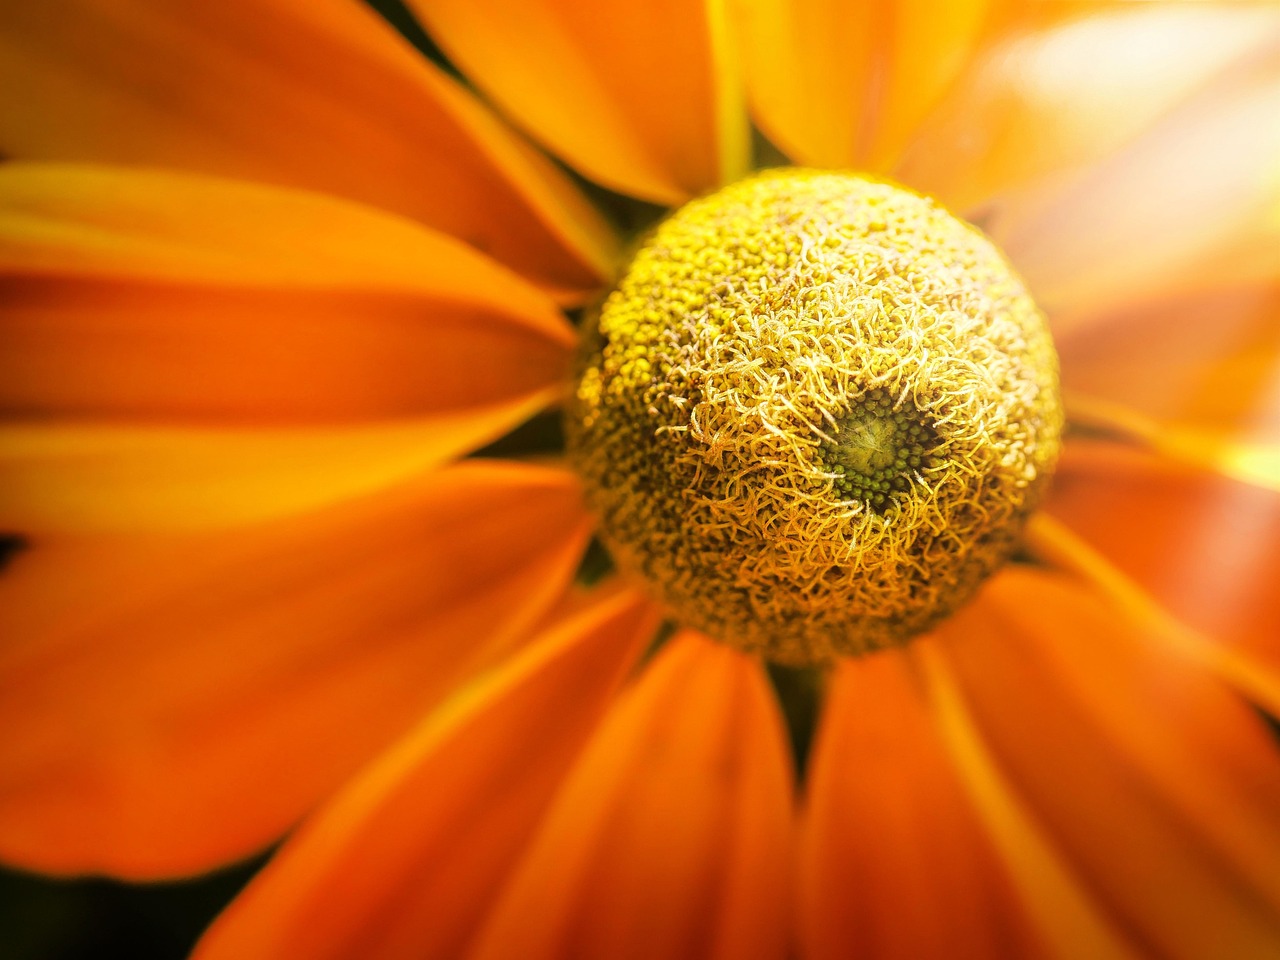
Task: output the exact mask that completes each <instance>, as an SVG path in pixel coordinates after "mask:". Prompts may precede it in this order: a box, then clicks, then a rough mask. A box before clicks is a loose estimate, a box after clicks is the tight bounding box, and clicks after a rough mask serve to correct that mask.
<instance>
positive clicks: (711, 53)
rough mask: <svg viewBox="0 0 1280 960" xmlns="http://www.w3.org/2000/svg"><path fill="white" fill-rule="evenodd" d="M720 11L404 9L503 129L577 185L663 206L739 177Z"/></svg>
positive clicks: (740, 142) (736, 121)
mask: <svg viewBox="0 0 1280 960" xmlns="http://www.w3.org/2000/svg"><path fill="white" fill-rule="evenodd" d="M724 5H725V0H611V2H610V3H608V4H606V5H603V6H602V5H596V4H582V3H578V2H574V0H409V6H410V7H411V8H413V9H414V10H415V11H416V12H417V13H418V14H419V16H421V18H422V20H423V22H424V23H425V24H426V26H427V28H428V29H429V30H430V31H431V34H432V36H433V37H434V38H435V39H436V40H437V41H438V42H439V43H440V44H441V46H442V47H443V48H444V49H445V51H446V52H447V53H448V54H449V56H450V57H452V58H453V60H454V61H455V62H456V63H457V64H458V65H459V66H460V67H461V68H462V69H463V70H464V71H465V72H466V73H467V74H468V75H469V76H470V77H471V79H472V80H474V81H475V83H476V84H477V85H478V86H479V87H480V88H481V89H482V90H484V91H485V92H486V93H488V94H489V95H490V96H491V97H492V98H493V99H494V100H495V101H496V102H497V103H498V104H500V105H501V106H502V107H503V109H505V110H506V111H507V113H508V115H509V116H510V117H511V119H512V120H513V121H514V122H516V123H519V124H521V125H522V126H523V127H524V128H525V129H527V130H529V131H530V133H531V134H532V135H533V136H535V137H537V139H538V140H539V141H540V142H541V143H543V144H545V145H546V146H547V148H548V149H550V150H552V151H554V152H555V153H557V154H559V155H560V156H561V157H563V158H564V159H565V160H566V161H567V162H568V163H570V164H572V165H573V166H574V167H576V168H577V169H578V170H579V171H580V172H582V173H583V174H584V175H586V176H588V177H590V178H591V179H593V180H597V181H599V182H600V183H602V184H604V185H605V186H607V187H610V188H612V189H614V190H618V191H621V192H623V193H629V194H632V195H634V196H637V197H643V198H645V199H647V200H652V201H655V202H658V203H664V204H671V203H677V202H679V201H681V200H684V199H687V198H688V197H689V196H692V195H696V194H699V193H702V192H703V191H705V190H707V189H709V188H712V187H715V186H717V185H719V184H720V183H723V182H725V181H726V180H731V179H734V178H736V177H738V176H740V175H741V174H742V173H743V172H745V170H746V166H747V136H746V134H747V126H746V117H745V112H744V110H743V105H742V103H741V100H742V95H741V91H740V89H739V80H738V77H737V72H736V70H735V64H734V63H733V51H732V50H731V49H730V44H729V42H728V36H727V24H726V23H725V11H724Z"/></svg>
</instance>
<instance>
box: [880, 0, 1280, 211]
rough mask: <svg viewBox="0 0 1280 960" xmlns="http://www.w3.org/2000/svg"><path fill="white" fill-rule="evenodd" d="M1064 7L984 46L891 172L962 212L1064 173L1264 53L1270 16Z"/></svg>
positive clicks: (1226, 10) (1201, 9)
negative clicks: (1062, 12)
mask: <svg viewBox="0 0 1280 960" xmlns="http://www.w3.org/2000/svg"><path fill="white" fill-rule="evenodd" d="M1063 6H1064V7H1066V11H1067V12H1068V13H1070V14H1073V16H1071V17H1070V18H1069V19H1068V21H1067V22H1065V23H1062V22H1053V21H1050V22H1049V24H1048V25H1047V26H1046V27H1045V28H1044V29H1040V30H1037V31H1034V32H1032V33H1029V34H1028V35H1026V36H1013V37H1010V38H1007V39H1005V40H1004V41H1003V42H1002V43H1000V44H999V45H998V46H996V47H994V48H992V49H990V50H989V51H986V52H985V53H984V55H983V56H982V58H981V59H980V61H979V62H977V63H975V64H974V65H973V66H972V68H971V69H970V70H969V71H968V73H967V75H966V77H965V78H964V80H963V82H962V83H961V84H959V85H958V86H957V87H956V89H955V90H954V91H953V92H952V93H951V94H950V95H949V96H948V97H947V99H946V101H945V102H944V103H943V104H942V106H941V107H940V108H939V109H938V110H937V111H936V113H935V114H934V115H933V116H932V117H930V118H929V120H928V121H927V122H926V123H925V124H924V125H923V126H922V128H921V129H920V130H919V131H918V138H917V140H916V141H915V142H914V143H913V145H912V147H911V149H910V150H909V151H908V153H907V155H906V157H905V158H904V160H903V162H902V163H901V164H900V166H899V167H898V168H897V170H896V172H895V176H897V177H898V178H899V179H901V180H902V181H903V182H904V183H908V184H910V185H911V186H913V187H915V188H916V189H919V190H924V191H926V192H928V193H932V194H934V195H936V196H938V197H940V198H941V199H942V200H943V201H944V202H945V203H946V204H947V205H948V206H951V207H952V208H953V209H957V210H960V211H964V210H972V209H973V208H975V207H980V206H982V205H984V204H986V203H988V202H989V201H991V200H992V198H993V197H996V196H997V195H999V194H1001V193H1003V192H1007V191H1011V190H1013V189H1014V188H1017V187H1021V186H1025V185H1027V184H1029V183H1032V182H1034V181H1037V180H1043V181H1051V180H1053V179H1054V178H1057V177H1062V176H1065V175H1069V174H1071V173H1072V172H1073V171H1077V170H1080V169H1082V168H1086V167H1088V166H1089V165H1090V164H1093V163H1096V162H1097V161H1099V160H1102V159H1104V158H1106V157H1108V156H1111V155H1113V154H1114V153H1116V152H1117V151H1118V150H1119V149H1120V148H1121V147H1123V146H1124V145H1126V144H1128V143H1129V142H1131V141H1132V140H1133V139H1134V138H1135V137H1137V136H1139V135H1140V134H1142V133H1143V132H1144V131H1146V130H1147V129H1148V128H1150V127H1151V126H1152V125H1153V124H1154V123H1155V122H1156V121H1158V120H1159V119H1161V118H1162V117H1164V116H1165V115H1166V114H1168V113H1169V112H1170V111H1172V110H1173V109H1174V108H1175V107H1177V106H1178V105H1180V104H1182V103H1183V102H1184V101H1186V100H1188V99H1189V98H1191V97H1192V96H1193V95H1194V94H1196V92H1197V91H1199V90H1201V89H1202V88H1204V87H1206V86H1208V85H1209V84H1210V83H1212V82H1213V81H1215V80H1217V79H1219V78H1221V77H1223V76H1224V75H1226V74H1227V73H1229V71H1230V70H1231V69H1232V68H1233V66H1235V65H1237V64H1239V63H1241V62H1243V61H1247V60H1248V59H1249V58H1250V57H1251V56H1255V55H1259V54H1262V53H1263V51H1265V50H1266V49H1267V45H1268V44H1269V43H1270V42H1272V41H1271V39H1270V38H1269V37H1268V32H1269V30H1270V29H1272V28H1273V27H1274V23H1275V20H1276V15H1275V12H1274V11H1271V10H1267V9H1264V7H1263V5H1258V6H1249V5H1243V4H1240V5H1231V4H1213V5H1210V4H1154V3H1153V4H1112V5H1105V4H1093V5H1092V6H1093V7H1095V8H1097V7H1099V6H1100V7H1101V8H1102V9H1101V12H1095V13H1094V15H1092V16H1078V15H1075V14H1078V13H1079V11H1078V10H1073V9H1071V8H1070V7H1067V6H1066V5H1063ZM1079 6H1080V7H1081V8H1082V9H1085V10H1087V9H1088V8H1089V6H1090V5H1079ZM1170 206H1172V207H1176V206H1177V204H1176V203H1173V204H1170ZM994 212H995V213H996V214H998V213H999V208H998V207H997V209H996V210H995V211H994Z"/></svg>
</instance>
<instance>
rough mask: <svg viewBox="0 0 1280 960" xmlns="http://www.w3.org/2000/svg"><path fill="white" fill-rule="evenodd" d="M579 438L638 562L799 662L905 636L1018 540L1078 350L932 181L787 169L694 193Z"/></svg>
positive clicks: (664, 236)
mask: <svg viewBox="0 0 1280 960" xmlns="http://www.w3.org/2000/svg"><path fill="white" fill-rule="evenodd" d="M566 418H567V420H566V422H567V438H568V444H569V453H570V457H571V458H572V460H573V461H574V463H575V465H576V466H577V468H578V470H579V471H580V473H581V474H582V477H583V479H584V482H585V484H586V488H587V494H588V499H589V501H590V502H591V505H592V507H593V509H594V510H595V511H596V512H597V513H598V515H599V516H600V519H601V535H602V538H603V539H604V540H605V542H606V544H607V545H608V546H609V548H610V551H611V552H612V553H613V555H614V557H615V559H616V560H617V561H618V563H619V564H620V565H621V566H622V567H623V568H624V569H626V570H629V571H631V572H632V573H633V574H638V575H639V576H642V577H643V578H644V579H645V580H647V581H648V583H649V584H650V586H651V588H652V589H653V591H654V592H655V593H656V594H657V595H658V596H659V597H660V598H661V599H662V600H663V601H664V602H665V603H666V604H667V605H668V606H669V607H670V608H671V610H672V611H673V613H674V615H675V616H676V617H677V618H678V619H679V620H680V621H681V622H683V623H685V624H688V625H689V626H693V627H696V628H698V629H700V630H703V631H704V632H706V633H708V634H710V635H711V636H713V637H716V638H718V639H720V640H723V641H724V642H726V643H730V644H733V645H735V646H737V647H739V648H741V649H745V650H750V651H758V652H761V653H763V654H764V655H766V656H767V657H769V658H771V659H774V660H777V661H779V662H783V663H791V664H814V663H822V662H826V661H829V660H830V659H831V658H832V657H834V656H837V655H840V654H856V653H863V652H867V651H870V650H875V649H879V648H883V647H886V646H891V645H894V644H900V643H903V642H906V641H907V640H909V639H910V638H911V637H913V636H915V635H917V634H919V633H920V632H921V631H923V630H926V629H928V627H930V626H931V625H932V624H934V623H936V622H938V621H939V620H940V619H942V618H943V617H945V616H946V615H947V614H949V613H950V612H951V611H953V610H955V609H956V607H957V606H959V605H960V604H961V603H963V602H964V601H965V600H966V599H968V598H969V596H971V595H972V593H973V592H974V591H975V590H976V589H977V587H978V585H979V584H980V583H981V582H982V580H983V579H984V578H985V577H987V576H988V575H989V574H990V573H991V572H992V571H994V570H995V569H996V568H997V567H998V566H999V565H1000V564H1001V563H1003V562H1004V560H1005V559H1006V558H1007V557H1008V556H1009V554H1010V553H1011V552H1012V550H1013V549H1014V547H1015V546H1016V543H1017V539H1018V536H1019V533H1020V530H1021V527H1022V524H1023V521H1024V520H1025V518H1026V517H1027V516H1028V515H1029V513H1030V512H1031V511H1032V510H1033V509H1034V508H1035V505H1036V503H1037V502H1038V500H1039V498H1040V496H1041V494H1042V493H1043V489H1044V485H1045V483H1046V481H1047V480H1048V478H1049V476H1050V474H1051V472H1052V470H1053V466H1054V463H1055V461H1056V459H1057V454H1058V446H1059V438H1060V433H1061V429H1062V411H1061V404H1060V401H1059V397H1058V376H1057V356H1056V354H1055V352H1054V348H1053V342H1052V340H1051V338H1050V336H1049V331H1048V327H1047V325H1046V322H1045V319H1044V316H1043V314H1042V313H1041V312H1040V311H1039V310H1038V309H1037V307H1036V305H1035V303H1034V302H1033V301H1032V300H1031V298H1030V296H1029V295H1028V294H1027V292H1026V289H1025V287H1024V286H1023V284H1022V282H1021V280H1020V279H1019V278H1018V277H1017V276H1016V275H1015V274H1014V273H1013V271H1012V269H1011V268H1010V267H1009V265H1008V263H1007V262H1006V261H1005V259H1004V257H1003V256H1002V255H1001V254H1000V252H999V251H998V250H997V249H996V248H995V247H994V246H993V245H992V244H991V243H990V242H989V241H988V240H987V239H986V238H985V237H983V236H982V234H980V233H979V232H978V231H977V230H975V229H974V228H972V227H970V226H969V225H967V224H965V223H963V222H962V221H960V220H957V219H956V218H954V217H952V216H951V215H950V214H948V213H947V212H946V211H944V210H943V209H942V208H941V207H940V206H938V205H937V204H936V203H935V202H933V201H932V200H929V199H927V198H925V197H921V196H918V195H916V194H913V193H910V192H908V191H906V190H904V189H902V188H900V187H896V186H893V185H890V184H887V183H883V182H879V181H875V180H870V179H866V178H864V177H860V176H856V175H852V174H844V173H825V172H819V171H812V170H802V169H786V170H776V171H770V172H766V173H763V174H760V175H758V176H756V177H753V178H751V179H748V180H744V181H741V182H739V183H736V184H734V185H732V186H730V187H727V188H725V189H723V190H721V191H720V192H718V193H715V194H713V195H711V196H708V197H704V198H702V199H700V200H695V201H693V202H692V203H689V204H687V205H686V206H684V207H683V208H681V209H680V210H678V211H677V212H676V213H674V214H673V215H672V216H671V217H669V218H668V219H667V220H666V221H664V222H663V223H662V224H661V225H660V226H659V227H658V228H657V229H656V230H655V231H654V232H653V233H652V234H651V235H650V236H649V237H648V238H647V239H646V241H645V242H644V243H643V245H642V246H641V247H640V248H639V250H638V252H637V253H636V255H635V257H634V259H633V260H632V262H631V264H630V265H629V266H628V268H627V270H626V273H625V275H624V276H623V278H622V280H621V282H620V283H619V284H618V286H617V288H616V289H614V291H613V292H612V293H611V294H610V295H609V296H608V297H607V298H606V299H605V301H604V302H603V304H602V305H601V307H600V309H599V312H598V316H596V317H594V318H593V319H592V322H589V323H588V324H587V329H586V333H585V335H584V340H583V347H582V350H581V354H580V358H579V372H578V378H577V383H576V389H575V391H574V395H573V398H572V400H571V402H570V404H569V406H568V410H567V414H566Z"/></svg>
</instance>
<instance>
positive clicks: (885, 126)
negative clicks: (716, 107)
mask: <svg viewBox="0 0 1280 960" xmlns="http://www.w3.org/2000/svg"><path fill="white" fill-rule="evenodd" d="M736 8H737V10H738V12H739V15H740V19H741V21H742V33H743V37H744V39H745V43H746V50H747V57H746V59H747V72H748V78H749V81H750V88H751V102H752V108H753V110H754V112H755V115H756V119H757V121H758V122H759V124H760V126H761V128H762V129H763V130H764V132H765V133H766V134H767V135H768V136H769V137H770V138H771V139H772V140H773V141H774V142H775V143H776V144H777V145H778V146H779V147H780V148H781V149H782V150H783V151H784V152H786V153H787V155H788V156H790V157H791V158H792V159H793V160H795V161H796V162H798V163H805V164H810V165H814V166H826V167H849V166H856V167H858V168H859V169H862V170H870V171H874V172H884V171H886V170H888V169H890V168H891V167H892V166H893V164H894V162H895V161H896V160H898V158H899V157H900V155H901V153H902V150H903V148H904V147H905V146H906V145H907V143H909V142H910V140H911V139H912V137H913V136H914V135H915V133H916V128H917V126H918V124H919V123H920V121H921V120H922V119H923V118H924V116H925V115H926V114H928V113H929V111H930V109H931V108H932V107H933V106H934V105H935V104H936V102H937V101H938V100H939V98H940V97H941V96H942V94H943V93H944V92H945V91H947V90H948V89H949V88H950V87H951V85H952V84H953V82H954V81H955V80H956V78H957V77H959V76H960V75H961V74H962V73H963V71H964V70H965V68H966V66H967V65H968V64H969V61H970V60H971V58H972V57H973V55H974V53H975V51H977V50H978V49H979V48H980V47H981V46H982V45H983V44H985V43H988V42H990V40H991V38H992V37H993V36H994V35H998V34H999V33H1000V32H1002V31H1006V30H1010V29H1012V28H1013V27H1014V25H1015V23H1017V22H1018V21H1019V20H1021V19H1026V18H1027V15H1028V14H1029V12H1030V11H1029V10H1028V9H1026V8H1025V6H1023V7H1020V6H1019V5H1015V4H1010V3H1008V2H1004V0H960V2H952V3H947V4H938V3H933V2H930V0H892V2H890V0H854V2H848V0H737V3H736ZM1018 14H1021V15H1022V16H1018ZM908 182H909V181H908Z"/></svg>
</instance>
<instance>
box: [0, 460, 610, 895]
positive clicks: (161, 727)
mask: <svg viewBox="0 0 1280 960" xmlns="http://www.w3.org/2000/svg"><path fill="white" fill-rule="evenodd" d="M588 530H589V521H588V519H587V518H586V516H585V514H584V513H583V511H582V507H581V504H580V501H579V493H578V489H577V484H576V481H575V480H574V479H573V478H572V476H571V475H569V474H567V473H562V472H559V471H551V470H544V469H538V468H534V467H529V466H520V465H513V464H501V463H497V462H488V463H486V462H481V461H471V462H467V463H464V464H460V465H458V466H455V467H451V468H447V469H445V470H443V471H441V472H440V473H437V474H434V475H433V476H432V477H431V478H428V479H425V480H418V481H415V482H414V483H412V484H410V485H408V486H405V487H402V488H399V489H396V490H391V491H386V492H383V493H381V494H379V495H378V496H377V497H373V498H369V499H366V500H362V501H357V502H353V503H349V504H344V505H342V506H340V507H336V508H331V509H329V510H327V511H325V512H322V513H316V514H311V515H308V516H305V517H300V518H296V519H290V520H285V521H277V522H274V523H272V524H269V525H262V526H257V527H250V528H245V529H240V530H236V531H233V532H225V533H224V532H219V533H215V534H206V535H200V536H187V537H164V538H161V537H149V538H146V537H122V538H96V539H77V540H71V541H50V542H48V543H42V542H36V543H34V544H33V545H32V546H31V547H29V548H28V549H27V550H25V551H22V552H20V553H19V554H18V555H17V557H16V558H15V559H14V560H13V561H12V562H11V564H10V566H9V568H8V569H7V570H6V571H5V574H4V576H3V577H2V578H0V611H3V613H2V614H0V636H3V637H4V638H5V644H4V648H3V651H2V652H0V731H3V735H2V736H0V855H2V856H3V857H4V859H6V860H8V861H10V862H13V863H17V864H21V865H23V866H26V867H29V868H33V869H40V870H46V871H52V872H83V871H103V872H109V873H116V874H120V875H124V876H129V877H150V876H161V875H172V874H178V873H185V872H192V871H198V870H203V869H207V868H209V867H212V866H214V865H216V864H218V863H221V862H224V861H227V860H231V859H234V858H237V857H241V856H245V855H247V854H249V853H251V852H252V851H254V850H256V849H258V848H260V847H262V846H263V845H265V844H266V843H268V842H269V841H271V840H273V839H275V838H276V837H277V836H279V835H280V833H282V832H283V831H284V830H285V829H286V828H287V827H289V826H290V825H291V824H293V823H294V822H295V821H296V820H297V819H298V818H299V817H300V816H301V815H302V814H303V813H304V812H305V811H306V810H308V809H309V808H310V807H311V806H312V805H313V804H315V803H316V802H317V801H318V800H319V799H320V798H322V797H323V796H324V795H326V794H327V793H328V792H329V791H331V790H333V789H334V788H335V787H336V786H337V785H338V783H339V782H341V781H342V779H343V778H344V777H346V776H348V775H349V774H350V773H351V772H352V771H353V770H354V769H355V768H356V767H357V765H358V764H360V763H362V762H364V761H365V760H367V758H368V757H369V756H370V755H371V753H372V752H373V751H375V750H377V749H379V748H381V747H382V746H383V745H385V744H386V743H388V742H390V741H391V740H392V739H393V738H394V737H395V736H397V735H398V734H400V733H401V732H402V731H403V730H405V729H406V728H407V727H408V726H409V724H410V722H411V721H412V720H413V719H415V718H416V717H417V716H418V715H419V714H420V713H421V711H423V710H425V709H427V708H428V707H430V706H431V705H432V704H433V703H434V702H435V701H436V700H438V699H439V698H440V697H441V696H442V695H443V694H445V693H446V692H447V691H448V690H449V689H450V688H451V687H452V686H453V685H454V684H456V683H458V682H459V681H460V680H462V679H464V678H466V677H467V676H469V675H470V674H472V673H473V672H475V671H476V670H477V669H480V668H482V667H485V666H487V665H489V664H491V663H493V662H494V661H495V660H496V659H497V658H499V657H501V656H502V655H504V654H505V653H506V652H507V651H509V650H510V649H512V647H513V646H515V645H516V644H518V643H520V642H522V641H523V639H524V637H525V636H526V633H527V631H528V630H529V628H530V627H531V626H532V625H533V624H534V623H535V622H536V620H537V619H538V618H539V617H540V616H542V614H543V613H544V612H545V611H546V610H548V609H550V607H551V606H552V605H553V604H554V603H555V602H556V601H557V600H558V599H559V596H560V594H561V593H562V592H563V590H564V589H565V587H566V586H567V584H568V582H569V580H570V579H571V578H572V575H573V571H574V569H575V567H576V564H577V562H578V560H579V557H580V556H581V552H582V549H583V546H584V543H585V540H586V537H587V534H588Z"/></svg>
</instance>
